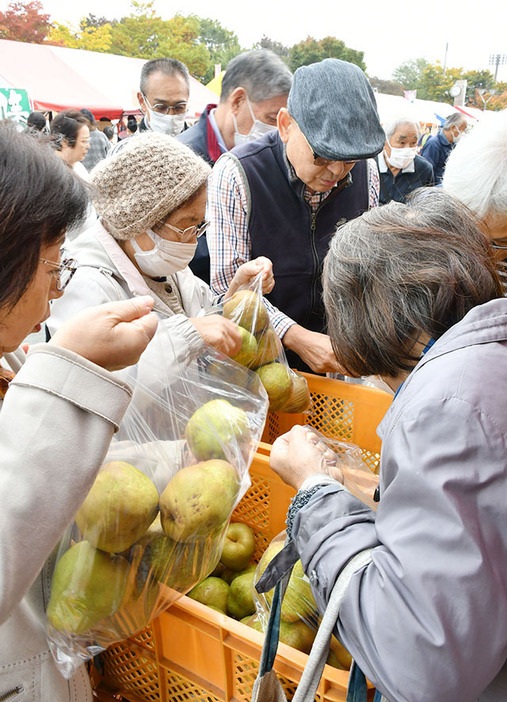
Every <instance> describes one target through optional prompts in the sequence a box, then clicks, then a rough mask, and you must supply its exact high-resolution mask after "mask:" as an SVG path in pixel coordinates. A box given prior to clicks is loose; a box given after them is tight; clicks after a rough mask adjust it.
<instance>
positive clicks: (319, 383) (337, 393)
mask: <svg viewBox="0 0 507 702" xmlns="http://www.w3.org/2000/svg"><path fill="white" fill-rule="evenodd" d="M301 375H304V377H305V378H306V380H307V382H308V387H309V390H310V394H311V398H312V404H313V409H312V411H311V412H310V413H309V414H284V413H283V412H270V413H269V414H268V418H267V421H266V426H265V428H264V433H263V435H262V440H263V442H265V443H268V444H272V443H273V441H274V440H275V439H276V438H277V437H278V436H280V435H281V434H285V432H287V431H289V429H291V428H292V427H293V426H294V425H295V424H308V425H311V426H312V427H314V428H315V429H317V430H318V431H320V432H322V434H324V435H325V436H329V437H331V438H334V439H340V440H341V441H350V442H352V443H354V444H357V445H358V446H359V447H360V448H361V449H362V450H363V461H364V462H365V463H366V464H367V465H368V467H369V468H370V469H371V470H372V471H373V472H374V473H378V467H379V461H380V443H381V442H380V439H379V438H378V436H377V434H376V429H377V426H378V425H379V424H380V421H381V420H382V418H383V416H384V414H385V413H386V412H387V410H388V408H389V405H390V404H391V402H392V399H393V398H392V395H390V394H389V393H387V392H384V391H383V390H379V389H377V388H372V387H369V386H367V385H358V384H356V383H346V382H344V381H343V380H335V379H332V378H325V377H323V376H321V375H312V374H310V373H302V374H301Z"/></svg>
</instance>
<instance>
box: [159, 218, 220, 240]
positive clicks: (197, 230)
mask: <svg viewBox="0 0 507 702" xmlns="http://www.w3.org/2000/svg"><path fill="white" fill-rule="evenodd" d="M209 225H210V222H209V221H208V220H207V219H203V220H202V222H201V223H200V224H194V225H193V226H192V227H187V228H186V229H178V227H174V226H173V225H172V224H169V222H159V223H158V225H157V226H158V227H159V228H160V229H162V228H163V227H168V228H169V229H172V231H173V232H176V234H178V235H179V237H180V241H181V242H182V243H186V242H187V241H190V239H192V238H193V237H194V236H195V237H197V238H199V237H200V236H202V235H203V234H204V232H205V231H206V229H207V228H208V227H209Z"/></svg>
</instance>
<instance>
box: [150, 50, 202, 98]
mask: <svg viewBox="0 0 507 702" xmlns="http://www.w3.org/2000/svg"><path fill="white" fill-rule="evenodd" d="M156 71H160V72H161V73H164V74H165V75H166V76H177V75H180V76H181V77H182V78H184V80H185V83H186V84H187V88H188V89H189V90H190V74H189V72H188V68H187V67H186V66H185V64H184V63H182V62H181V61H178V59H173V58H158V59H151V61H146V63H145V64H144V65H143V67H142V69H141V79H140V81H139V91H140V92H141V93H142V94H143V95H146V91H147V89H148V80H149V78H150V76H151V74H152V73H155V72H156Z"/></svg>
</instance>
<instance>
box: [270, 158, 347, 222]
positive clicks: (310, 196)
mask: <svg viewBox="0 0 507 702" xmlns="http://www.w3.org/2000/svg"><path fill="white" fill-rule="evenodd" d="M283 157H284V160H285V163H286V164H287V168H288V171H289V177H290V180H291V181H292V183H296V182H298V181H299V182H300V183H302V182H303V181H302V180H300V178H298V176H297V174H296V171H295V169H294V166H293V165H292V163H291V162H290V161H289V159H288V158H287V147H286V144H284V145H283ZM346 179H347V184H350V183H352V174H351V173H347V175H346ZM340 183H341V181H338V183H337V184H336V185H335V186H334V187H332V188H331V190H326V192H324V193H312V192H311V191H310V190H309V189H308V188H307V186H306V184H305V183H303V185H304V186H305V189H304V193H303V197H304V199H305V202H307V203H308V204H309V205H310V207H311V208H312V210H313V211H314V212H315V210H317V209H318V208H319V207H320V205H321V204H322V202H323V201H324V200H325V199H326V197H327V196H328V195H330V193H332V192H333V190H334V189H335V188H337V187H338V185H339V184H340Z"/></svg>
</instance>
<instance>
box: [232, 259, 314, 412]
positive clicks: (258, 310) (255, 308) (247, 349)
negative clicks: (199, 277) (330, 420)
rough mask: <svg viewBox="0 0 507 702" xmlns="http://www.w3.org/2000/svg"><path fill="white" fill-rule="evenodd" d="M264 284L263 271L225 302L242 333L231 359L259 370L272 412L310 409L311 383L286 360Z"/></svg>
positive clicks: (256, 370) (257, 371)
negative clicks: (270, 316)
mask: <svg viewBox="0 0 507 702" xmlns="http://www.w3.org/2000/svg"><path fill="white" fill-rule="evenodd" d="M256 260H257V259H256ZM265 285H266V280H265V279H263V273H262V272H261V273H259V274H258V275H257V276H256V277H255V278H254V279H253V280H251V281H250V283H249V284H248V285H246V286H245V285H243V286H241V287H240V288H239V289H238V290H236V292H234V294H233V295H232V296H231V297H229V298H227V299H226V300H225V301H224V303H223V315H224V317H226V318H227V319H230V320H232V321H233V322H235V323H236V324H237V325H238V326H239V331H240V334H241V348H240V350H239V352H238V353H237V354H235V355H234V356H233V357H232V358H233V360H235V361H236V362H237V363H240V364H241V365H243V366H245V367H246V368H250V369H252V370H254V371H255V372H256V373H257V375H258V376H259V378H260V379H261V382H262V384H263V385H264V387H265V389H266V392H267V394H268V397H269V409H270V411H271V412H307V411H309V410H310V408H311V399H310V392H309V390H308V384H307V382H306V379H305V378H304V377H303V376H302V375H299V374H298V373H296V372H295V371H294V370H292V369H291V368H290V367H289V365H288V363H287V358H286V356H285V351H284V348H283V346H282V342H281V341H280V339H279V337H278V335H277V334H276V332H275V330H274V328H273V325H272V324H271V322H270V319H269V315H268V310H267V307H266V305H265V303H264V299H263V296H262V293H263V289H264V288H265ZM263 286H264V288H263Z"/></svg>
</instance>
